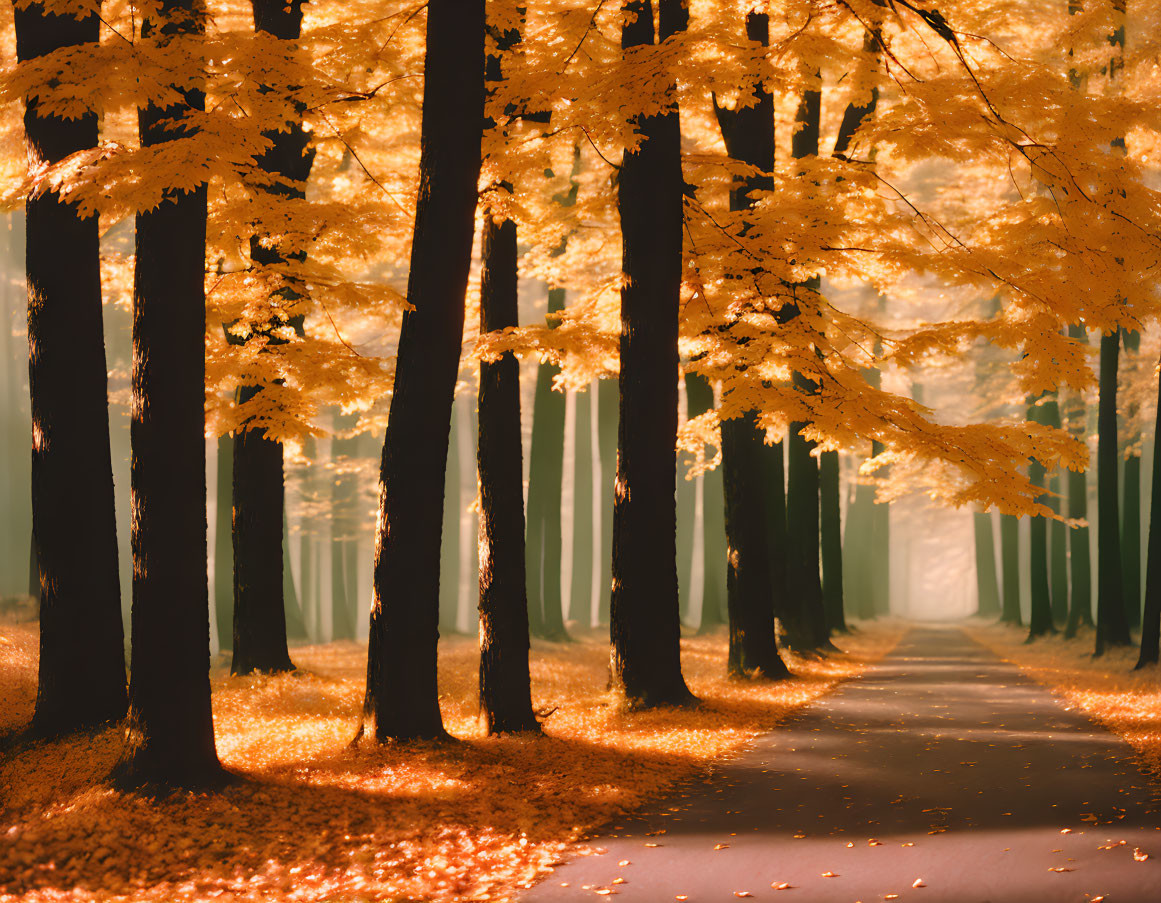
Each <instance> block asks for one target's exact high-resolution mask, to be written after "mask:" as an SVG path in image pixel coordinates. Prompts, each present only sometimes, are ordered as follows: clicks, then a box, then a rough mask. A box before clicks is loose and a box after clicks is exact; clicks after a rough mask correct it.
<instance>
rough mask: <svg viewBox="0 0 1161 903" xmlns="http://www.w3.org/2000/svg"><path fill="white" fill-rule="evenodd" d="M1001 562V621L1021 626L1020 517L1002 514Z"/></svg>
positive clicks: (1022, 620)
mask: <svg viewBox="0 0 1161 903" xmlns="http://www.w3.org/2000/svg"><path fill="white" fill-rule="evenodd" d="M1000 563H1001V574H1002V577H1003V584H1002V585H1003V611H1002V612H1001V613H1000V622H1001V623H1003V624H1014V625H1015V626H1017V627H1019V626H1021V625H1022V624H1023V623H1024V619H1023V617H1022V616H1021V614H1020V518H1018V517H1014V516H1013V515H1011V514H1001V515H1000Z"/></svg>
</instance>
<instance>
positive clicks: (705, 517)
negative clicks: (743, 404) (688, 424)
mask: <svg viewBox="0 0 1161 903" xmlns="http://www.w3.org/2000/svg"><path fill="white" fill-rule="evenodd" d="M685 399H686V412H687V414H688V416H689V417H690V418H693V417H698V416H700V415H702V414H704V413H706V412H707V411H712V410H713V407H714V390H713V386H711V385H710V384H709V380H707V379H706V378H705V377H704V376H702V375H700V374H698V373H686V374H685ZM724 499H725V491H724V489H723V477H722V471H721V468H720V467H717V468H715V469H713V470H710V471H707V472H706V473H704V474H703V475H702V478H701V548H702V591H701V624H700V626H699V627H698V632H699V633H705V632H707V631H709V630H712V629H714V628H715V627H717V626H718V625H719V624H724V623H725V621H726V617H725V614H724V609H725V607H726V605H725V598H724V596H725V595H726V580H727V577H726V572H727V568H728V563H727V561H726V554H727V553H726V522H725V506H724Z"/></svg>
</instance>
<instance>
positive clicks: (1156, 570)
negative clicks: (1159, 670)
mask: <svg viewBox="0 0 1161 903" xmlns="http://www.w3.org/2000/svg"><path fill="white" fill-rule="evenodd" d="M1157 400H1158V406H1157V411H1158V416H1157V420H1156V423H1155V424H1154V426H1153V488H1152V493H1151V498H1150V500H1149V550H1148V558H1147V559H1146V566H1145V606H1144V612H1143V617H1142V619H1141V651H1140V654H1139V655H1138V657H1137V665H1136V667H1137V668H1144V667H1145V666H1146V665H1156V664H1157V663H1158V661H1159V659H1161V382H1159V383H1158V386H1157Z"/></svg>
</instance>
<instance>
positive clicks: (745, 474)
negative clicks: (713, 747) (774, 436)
mask: <svg viewBox="0 0 1161 903" xmlns="http://www.w3.org/2000/svg"><path fill="white" fill-rule="evenodd" d="M764 445H765V443H764V442H763V435H762V433H761V432H760V431H759V430H758V418H757V415H756V414H755V413H754V412H753V411H750V412H748V413H747V414H746V415H745V416H743V417H737V418H734V419H733V420H726V421H724V422H723V423H722V477H723V480H724V482H725V520H726V541H727V542H728V543H729V556H728V561H729V565H728V567H729V570H728V571H727V574H728V576H727V583H726V586H727V604H728V607H729V617H730V650H729V658H728V661H727V668H728V671H729V674H730V676H731V677H735V678H739V677H751V678H765V679H770V678H782V677H788V676H789V675H790V671H789V670H788V669H787V667H786V665H785V664H784V663H783V661H782V659H781V658H780V657H779V655H778V646H777V641H776V640H775V637H774V598H773V597H774V588H773V586H772V584H771V580H770V559H769V558H768V557H767V555H766V552H767V549H768V537H767V532H766V530H767V523H766V504H765V502H766V499H765V494H764V493H763V491H762V484H763V482H764V480H763V463H764V462H763V460H762V459H763V454H762V449H763V447H764Z"/></svg>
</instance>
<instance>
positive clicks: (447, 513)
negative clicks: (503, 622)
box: [439, 401, 523, 636]
mask: <svg viewBox="0 0 1161 903" xmlns="http://www.w3.org/2000/svg"><path fill="white" fill-rule="evenodd" d="M459 403H460V404H463V402H462V401H461V402H459ZM458 420H459V418H458V417H457V416H456V403H455V402H453V403H452V413H451V429H450V432H449V433H448V447H447V470H446V473H445V474H444V483H443V542H442V543H440V547H439V632H440V634H441V635H443V636H447V635H449V634H453V633H456V632H457V631H458V629H459V626H458V623H457V622H458V621H459V609H460V521H461V520H463V515H464V503H463V499H462V498H461V493H460V443H459V438H460V436H459V432H460V431H459V423H458ZM522 501H523V500H522Z"/></svg>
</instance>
